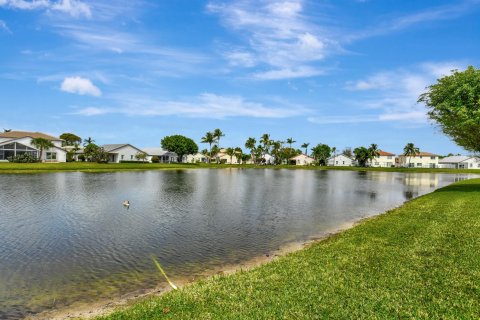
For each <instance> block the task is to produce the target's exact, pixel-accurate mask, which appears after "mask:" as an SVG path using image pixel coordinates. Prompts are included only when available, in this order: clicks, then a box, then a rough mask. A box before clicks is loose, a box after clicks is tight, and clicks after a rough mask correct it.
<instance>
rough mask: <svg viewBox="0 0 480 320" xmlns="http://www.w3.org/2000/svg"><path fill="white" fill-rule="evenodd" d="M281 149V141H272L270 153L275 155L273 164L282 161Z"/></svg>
mask: <svg viewBox="0 0 480 320" xmlns="http://www.w3.org/2000/svg"><path fill="white" fill-rule="evenodd" d="M281 151H282V143H281V142H280V141H273V142H272V155H273V156H274V157H275V164H280V163H281V161H282V157H281V153H282V152H281Z"/></svg>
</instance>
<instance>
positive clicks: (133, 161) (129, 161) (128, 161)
mask: <svg viewBox="0 0 480 320" xmlns="http://www.w3.org/2000/svg"><path fill="white" fill-rule="evenodd" d="M120 163H147V162H143V161H135V160H120Z"/></svg>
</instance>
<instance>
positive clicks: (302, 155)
mask: <svg viewBox="0 0 480 320" xmlns="http://www.w3.org/2000/svg"><path fill="white" fill-rule="evenodd" d="M297 158H308V159H312V160H315V159H314V158H312V157H310V156H307V155H306V154H303V153H302V154H299V155H296V156H295V157H292V158H290V160H293V159H297Z"/></svg>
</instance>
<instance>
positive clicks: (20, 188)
mask: <svg viewBox="0 0 480 320" xmlns="http://www.w3.org/2000/svg"><path fill="white" fill-rule="evenodd" d="M469 177H471V176H469V175H452V174H412V173H392V172H355V171H315V170H273V169H265V170H258V169H257V170H255V169H221V170H208V169H207V170H180V171H145V172H118V173H101V174H100V173H97V174H91V173H52V174H38V175H0V319H18V318H22V317H24V316H26V315H29V314H35V313H38V312H40V311H44V310H48V309H55V308H61V307H65V306H70V305H72V304H73V303H79V302H80V303H88V302H93V301H98V300H100V299H104V298H115V297H119V296H120V295H122V294H125V293H128V292H132V291H136V290H139V289H142V288H153V287H155V286H157V285H159V284H161V283H162V282H163V281H164V280H163V279H162V277H161V276H160V275H159V273H158V270H156V269H155V265H154V264H153V262H152V260H151V258H150V256H151V255H154V256H155V257H157V258H158V259H159V261H160V262H161V264H162V266H163V267H164V269H165V270H166V271H167V273H168V274H169V275H170V276H171V277H172V278H173V279H182V278H189V279H190V278H193V277H196V276H197V275H200V274H204V273H205V272H206V271H208V270H215V269H217V268H221V267H222V266H224V265H226V264H238V263H241V262H243V261H246V260H248V259H251V258H253V257H257V256H262V255H265V254H271V253H272V252H275V250H278V249H279V248H280V247H282V246H284V245H286V244H289V243H294V242H300V241H306V240H309V239H311V238H312V237H317V236H321V235H322V234H325V233H327V232H330V231H332V230H335V229H336V228H338V227H339V226H341V225H343V224H345V223H347V222H351V221H352V220H358V219H361V218H363V217H368V216H372V215H375V214H378V213H381V212H384V211H385V210H387V209H391V208H393V207H396V206H398V205H400V204H402V203H403V202H404V201H406V200H409V199H411V198H413V197H417V196H419V195H422V194H425V193H428V192H431V191H433V190H435V189H436V188H439V187H442V186H445V185H448V184H450V183H453V182H455V181H459V180H463V179H466V178H469ZM126 199H128V200H129V201H130V203H131V206H130V208H129V209H126V208H125V207H123V206H122V202H123V201H124V200H126Z"/></svg>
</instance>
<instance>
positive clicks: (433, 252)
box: [98, 179, 480, 320]
mask: <svg viewBox="0 0 480 320" xmlns="http://www.w3.org/2000/svg"><path fill="white" fill-rule="evenodd" d="M479 208H480V179H473V180H468V181H463V182H460V183H456V184H453V185H450V186H447V187H444V188H442V189H439V190H437V191H435V192H433V193H431V194H428V195H425V196H422V197H420V198H417V199H415V200H412V201H410V202H408V203H406V204H404V205H403V206H401V207H399V208H397V209H394V210H391V211H389V212H387V213H386V214H383V215H380V216H377V217H374V218H370V219H367V220H365V221H362V222H360V223H359V224H358V225H357V226H356V227H354V228H352V229H349V230H346V231H344V232H341V233H339V234H336V235H333V236H331V237H329V238H327V239H326V240H323V241H320V242H317V243H315V244H313V245H311V246H310V247H308V248H306V249H303V250H300V251H297V252H294V253H292V254H288V255H286V256H284V257H280V258H279V259H277V260H275V261H273V262H270V263H267V264H265V265H263V266H260V267H258V268H255V269H253V270H250V271H240V272H237V273H235V274H233V275H220V276H215V277H212V278H209V279H206V280H201V281H199V282H197V283H195V284H193V285H191V286H188V287H185V288H183V289H181V290H178V291H175V292H169V293H167V294H165V295H162V296H152V297H149V298H146V299H143V300H141V301H137V302H135V303H134V304H133V305H132V306H129V307H127V308H126V309H121V310H119V311H117V312H114V313H112V314H110V315H108V316H105V317H100V318H98V319H103V320H112V319H160V318H161V319H164V318H165V319H239V318H242V319H273V318H292V319H293V318H297V319H300V318H301V319H316V318H334V319H347V318H358V319H362V318H363V319H367V318H368V319H391V318H392V319H393V318H395V319H398V318H419V319H432V318H433V319H439V318H443V319H448V318H462V319H474V318H476V317H478V315H479V314H480V301H479V300H478V296H480V241H478V234H479V232H480V209H479ZM167 272H170V273H172V272H173V270H167Z"/></svg>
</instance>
